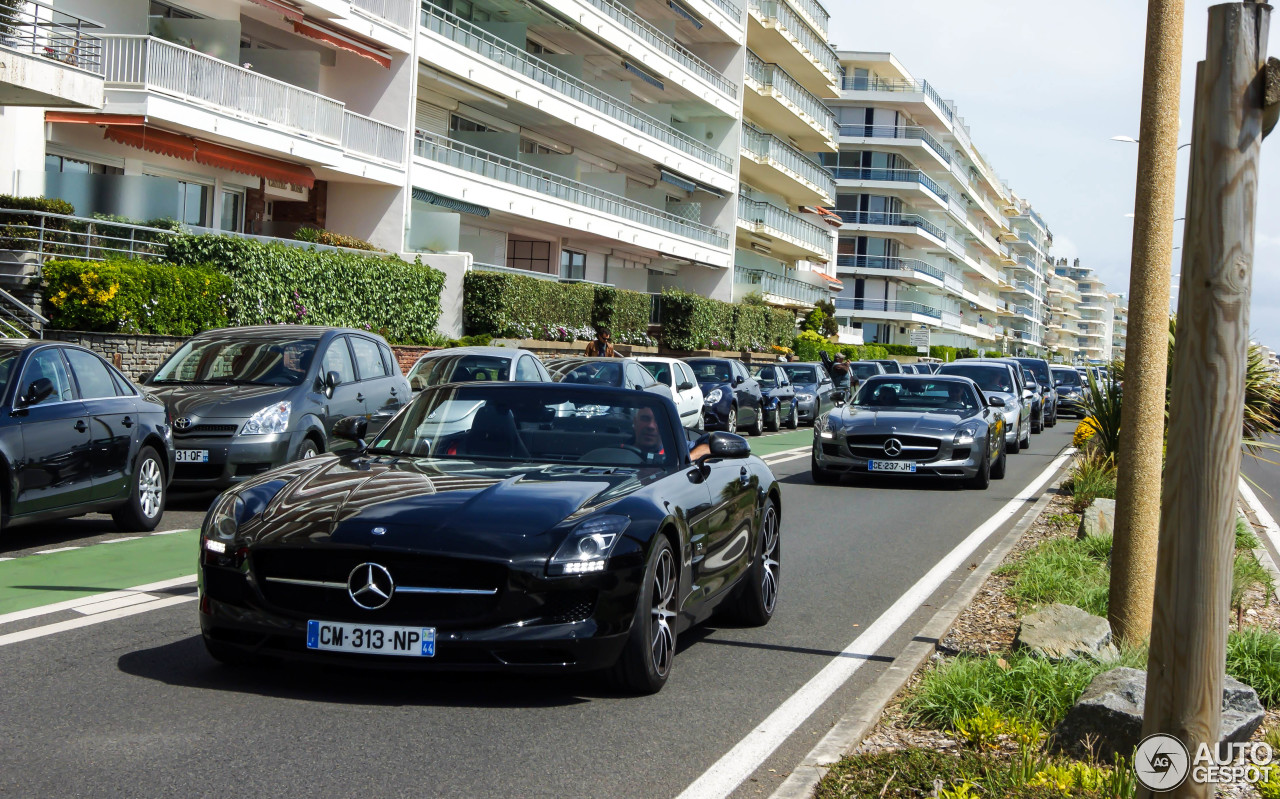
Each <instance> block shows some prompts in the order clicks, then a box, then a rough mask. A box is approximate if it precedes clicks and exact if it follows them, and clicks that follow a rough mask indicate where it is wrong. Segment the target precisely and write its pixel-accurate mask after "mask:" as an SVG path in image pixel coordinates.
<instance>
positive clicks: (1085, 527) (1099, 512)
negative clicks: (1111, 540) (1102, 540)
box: [1077, 497, 1116, 539]
mask: <svg viewBox="0 0 1280 799" xmlns="http://www.w3.org/2000/svg"><path fill="white" fill-rule="evenodd" d="M1115 527H1116V501H1115V500H1114V499H1106V498H1105V497H1098V498H1097V499H1095V500H1094V501H1093V502H1092V503H1090V505H1089V507H1087V508H1085V511H1084V514H1083V515H1082V516H1081V517H1080V531H1079V533H1078V534H1077V537H1079V538H1081V539H1085V538H1090V537H1093V536H1102V535H1111V534H1112V532H1113V531H1114V530H1115Z"/></svg>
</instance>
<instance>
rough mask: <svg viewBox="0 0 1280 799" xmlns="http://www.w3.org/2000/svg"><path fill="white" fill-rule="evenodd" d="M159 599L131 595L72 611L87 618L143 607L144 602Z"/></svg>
mask: <svg viewBox="0 0 1280 799" xmlns="http://www.w3.org/2000/svg"><path fill="white" fill-rule="evenodd" d="M159 598H160V597H157V596H152V595H151V594H129V595H128V596H121V597H116V598H115V599H108V600H106V601H104V602H92V603H89V604H85V605H76V606H75V607H74V608H72V610H74V611H75V612H76V613H80V614H83V615H85V616H94V615H96V614H98V613H105V612H107V611H108V610H115V609H116V608H127V607H129V606H130V605H141V604H142V603H143V602H150V601H151V600H153V599H159Z"/></svg>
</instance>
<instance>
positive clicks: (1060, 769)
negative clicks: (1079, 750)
mask: <svg viewBox="0 0 1280 799" xmlns="http://www.w3.org/2000/svg"><path fill="white" fill-rule="evenodd" d="M1110 779H1111V769H1109V768H1107V767H1105V766H1091V765H1089V764H1088V763H1072V764H1071V765H1069V766H1066V765H1058V764H1051V765H1049V766H1046V767H1045V769H1044V770H1043V771H1038V772H1036V775H1035V776H1034V777H1032V778H1031V781H1030V782H1028V783H1027V784H1028V785H1034V786H1038V787H1044V788H1048V789H1050V790H1052V791H1057V792H1059V793H1061V794H1062V795H1063V796H1069V795H1071V793H1072V791H1073V790H1084V791H1097V790H1102V789H1105V788H1106V787H1108V785H1109V784H1110Z"/></svg>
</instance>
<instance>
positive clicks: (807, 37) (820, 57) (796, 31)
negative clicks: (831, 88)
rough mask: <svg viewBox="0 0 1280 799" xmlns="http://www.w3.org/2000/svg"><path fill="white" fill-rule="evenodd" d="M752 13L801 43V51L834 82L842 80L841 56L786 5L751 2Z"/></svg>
mask: <svg viewBox="0 0 1280 799" xmlns="http://www.w3.org/2000/svg"><path fill="white" fill-rule="evenodd" d="M750 8H751V11H753V12H754V13H755V14H756V15H758V16H759V17H760V18H761V19H764V20H772V21H773V23H774V24H773V27H778V28H781V29H782V30H783V31H784V32H785V33H787V34H789V35H790V36H791V38H793V39H795V40H796V41H797V42H799V43H800V48H801V50H802V51H803V52H804V53H805V55H807V56H808V57H809V59H810V60H811V61H813V63H814V64H815V65H817V66H818V67H819V68H820V69H821V70H822V71H823V72H825V73H826V74H828V75H830V76H831V79H832V81H836V80H839V78H840V56H838V55H836V51H835V50H833V49H831V45H829V44H827V42H826V39H825V36H826V34H825V33H824V34H823V35H822V36H819V35H818V34H817V33H815V32H814V30H813V29H812V28H810V27H809V25H808V24H807V23H805V22H804V21H802V20H801V19H800V16H799V15H798V14H796V12H794V11H792V10H791V8H790V7H789V6H788V5H787V4H786V3H780V2H778V0H751V5H750Z"/></svg>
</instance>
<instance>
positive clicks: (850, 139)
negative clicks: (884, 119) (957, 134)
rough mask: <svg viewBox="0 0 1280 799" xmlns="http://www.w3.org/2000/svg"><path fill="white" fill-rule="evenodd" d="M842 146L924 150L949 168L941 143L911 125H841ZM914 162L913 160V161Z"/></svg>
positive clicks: (947, 154) (925, 131)
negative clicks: (896, 147) (894, 146)
mask: <svg viewBox="0 0 1280 799" xmlns="http://www.w3.org/2000/svg"><path fill="white" fill-rule="evenodd" d="M840 139H841V143H842V144H853V145H867V146H875V147H889V146H892V145H902V146H903V148H904V149H915V150H924V151H925V152H926V153H927V154H928V156H929V157H930V158H933V159H935V160H936V161H937V162H938V163H939V164H940V165H942V166H945V167H948V168H950V166H951V155H950V154H949V153H948V152H947V148H946V147H943V146H942V143H941V142H939V141H938V140H937V139H935V138H934V137H933V136H931V135H930V134H929V131H927V130H925V129H924V128H921V127H916V126H912V125H841V126H840ZM913 160H915V159H913Z"/></svg>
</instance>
